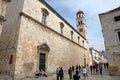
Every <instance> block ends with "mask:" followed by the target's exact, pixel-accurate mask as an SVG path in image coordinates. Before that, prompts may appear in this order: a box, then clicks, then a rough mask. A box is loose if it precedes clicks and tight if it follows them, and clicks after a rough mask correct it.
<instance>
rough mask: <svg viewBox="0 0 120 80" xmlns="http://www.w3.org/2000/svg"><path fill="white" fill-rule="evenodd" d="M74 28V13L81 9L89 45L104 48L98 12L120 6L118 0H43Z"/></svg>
mask: <svg viewBox="0 0 120 80" xmlns="http://www.w3.org/2000/svg"><path fill="white" fill-rule="evenodd" d="M45 1H46V2H47V3H48V4H49V5H50V6H51V7H53V8H54V9H55V10H56V11H57V12H58V13H59V14H60V15H61V16H62V17H63V18H65V20H66V21H68V22H69V23H70V24H71V25H72V26H73V27H74V28H75V29H76V28H77V27H76V13H77V12H78V11H79V10H82V11H83V12H84V13H85V17H86V21H87V32H88V41H89V46H90V47H94V48H95V49H97V50H104V49H105V48H104V39H103V34H102V28H101V23H100V21H99V16H98V14H100V13H104V12H106V11H109V10H112V9H114V8H116V7H119V6H120V0H45Z"/></svg>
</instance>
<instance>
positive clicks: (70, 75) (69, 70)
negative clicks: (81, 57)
mask: <svg viewBox="0 0 120 80" xmlns="http://www.w3.org/2000/svg"><path fill="white" fill-rule="evenodd" d="M68 74H69V79H70V80H71V79H72V68H71V67H70V68H69V69H68Z"/></svg>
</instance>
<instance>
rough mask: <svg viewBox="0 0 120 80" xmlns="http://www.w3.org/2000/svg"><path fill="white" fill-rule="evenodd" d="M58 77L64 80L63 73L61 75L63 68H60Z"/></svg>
mask: <svg viewBox="0 0 120 80" xmlns="http://www.w3.org/2000/svg"><path fill="white" fill-rule="evenodd" d="M59 76H60V80H63V78H64V73H63V68H62V67H61V68H60V71H59Z"/></svg>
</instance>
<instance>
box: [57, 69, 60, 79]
mask: <svg viewBox="0 0 120 80" xmlns="http://www.w3.org/2000/svg"><path fill="white" fill-rule="evenodd" d="M59 70H60V69H59V68H57V70H56V76H57V80H59Z"/></svg>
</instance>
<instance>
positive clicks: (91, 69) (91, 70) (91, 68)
mask: <svg viewBox="0 0 120 80" xmlns="http://www.w3.org/2000/svg"><path fill="white" fill-rule="evenodd" d="M90 72H91V74H92V72H93V66H92V65H90Z"/></svg>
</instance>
